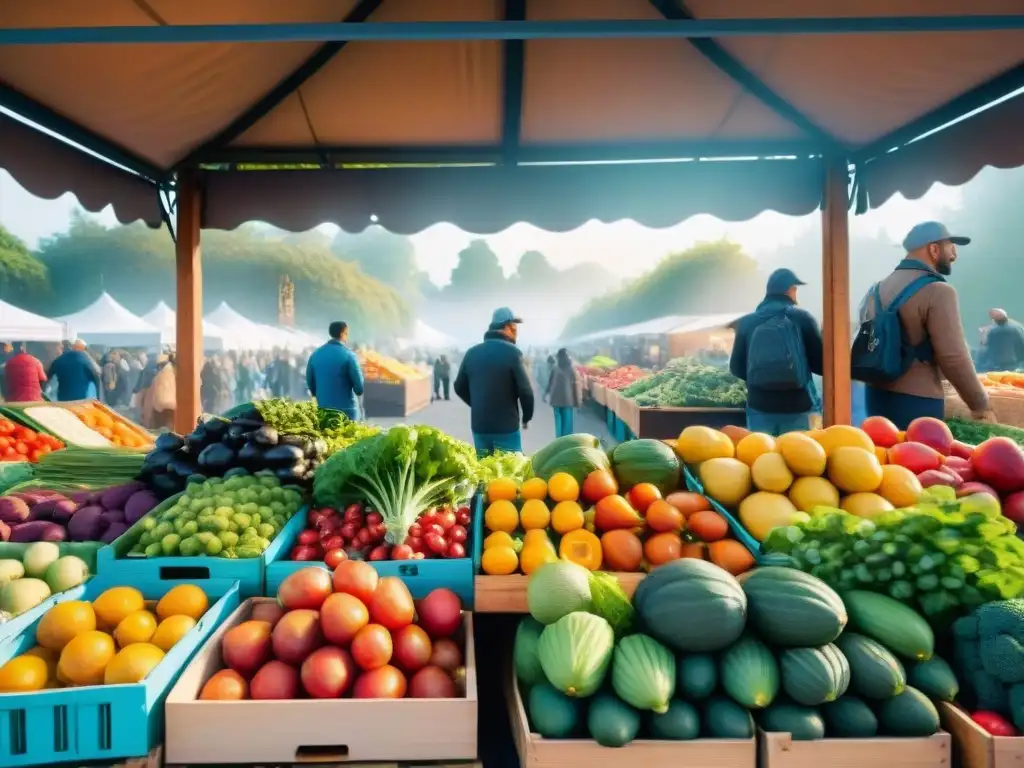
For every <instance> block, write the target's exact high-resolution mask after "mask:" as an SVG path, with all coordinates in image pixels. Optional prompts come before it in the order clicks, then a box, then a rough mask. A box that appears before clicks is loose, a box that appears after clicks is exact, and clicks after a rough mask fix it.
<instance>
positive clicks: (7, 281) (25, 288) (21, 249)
mask: <svg viewBox="0 0 1024 768" xmlns="http://www.w3.org/2000/svg"><path fill="white" fill-rule="evenodd" d="M48 277H49V276H48V275H47V270H46V265H45V264H43V263H42V262H41V261H39V260H38V259H36V258H35V257H34V256H33V255H32V254H31V253H30V252H29V250H28V248H27V247H25V244H24V243H23V242H22V241H21V240H19V239H18V238H17V237H15V236H14V235H12V234H11V233H10V232H8V231H7V230H6V229H5V228H4V227H3V226H0V299H3V300H4V301H8V302H11V303H13V304H18V305H24V304H26V303H28V302H38V301H42V300H43V299H45V298H46V296H47V295H48V294H49V290H50V287H49V282H48Z"/></svg>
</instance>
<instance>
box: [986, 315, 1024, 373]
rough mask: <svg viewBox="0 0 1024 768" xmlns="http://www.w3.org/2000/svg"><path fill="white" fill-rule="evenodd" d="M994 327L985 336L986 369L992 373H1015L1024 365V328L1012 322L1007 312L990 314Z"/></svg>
mask: <svg viewBox="0 0 1024 768" xmlns="http://www.w3.org/2000/svg"><path fill="white" fill-rule="evenodd" d="M988 315H989V317H991V318H992V325H991V326H990V327H989V328H988V333H986V334H985V366H984V367H985V368H986V369H988V370H990V371H1015V370H1017V368H1018V367H1019V366H1021V365H1022V364H1024V328H1021V326H1020V324H1019V323H1017V322H1015V321H1013V320H1011V319H1010V316H1009V315H1008V314H1006V311H1005V310H1002V309H993V310H991V311H990V312H989V313H988Z"/></svg>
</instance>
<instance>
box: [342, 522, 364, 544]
mask: <svg viewBox="0 0 1024 768" xmlns="http://www.w3.org/2000/svg"><path fill="white" fill-rule="evenodd" d="M338 533H339V534H341V536H342V537H343V538H344V539H345V540H346V541H352V539H354V538H355V537H356V534H357V533H359V526H358V524H357V523H345V524H344V525H343V526H341V528H339V529H338Z"/></svg>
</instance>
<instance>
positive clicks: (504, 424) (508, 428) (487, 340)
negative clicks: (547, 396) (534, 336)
mask: <svg viewBox="0 0 1024 768" xmlns="http://www.w3.org/2000/svg"><path fill="white" fill-rule="evenodd" d="M454 389H455V394H456V395H458V396H459V398H461V399H462V400H463V401H464V402H465V403H466V405H468V406H469V408H470V412H471V416H470V422H471V426H472V429H473V432H475V433H476V434H480V435H507V434H510V433H512V432H518V431H519V426H520V423H522V424H528V423H529V422H530V419H532V418H533V387H531V386H530V374H529V373H528V372H527V370H526V363H525V362H524V361H523V353H522V352H520V351H519V348H518V347H517V346H516V345H515V344H513V343H512V342H511V341H509V340H508V338H507V337H506V336H505V334H503V333H502V332H501V331H488V332H487V333H485V334H484V340H483V343H481V344H477V345H476V346H474V347H471V348H470V349H469V351H468V352H466V356H465V357H463V358H462V365H460V366H459V373H458V375H457V376H456V377H455V384H454ZM520 408H522V416H521V418H520Z"/></svg>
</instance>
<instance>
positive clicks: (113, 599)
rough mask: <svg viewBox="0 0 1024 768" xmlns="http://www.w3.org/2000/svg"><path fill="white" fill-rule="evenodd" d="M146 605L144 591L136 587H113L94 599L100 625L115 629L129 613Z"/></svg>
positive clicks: (93, 605)
mask: <svg viewBox="0 0 1024 768" xmlns="http://www.w3.org/2000/svg"><path fill="white" fill-rule="evenodd" d="M145 606H146V601H145V599H144V598H143V597H142V593H141V592H140V591H139V590H137V589H135V588H134V587H111V588H110V589H108V590H106V591H105V592H104V593H103V594H101V595H100V596H99V597H97V598H96V599H95V600H93V601H92V608H93V610H94V611H95V612H96V621H97V624H98V625H99V626H102V627H104V628H106V629H111V630H112V629H114V627H116V626H117V625H118V624H120V623H121V622H122V621H123V620H124V617H125V616H127V615H128V614H129V613H134V612H135V611H141V610H142V609H143V608H145Z"/></svg>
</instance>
